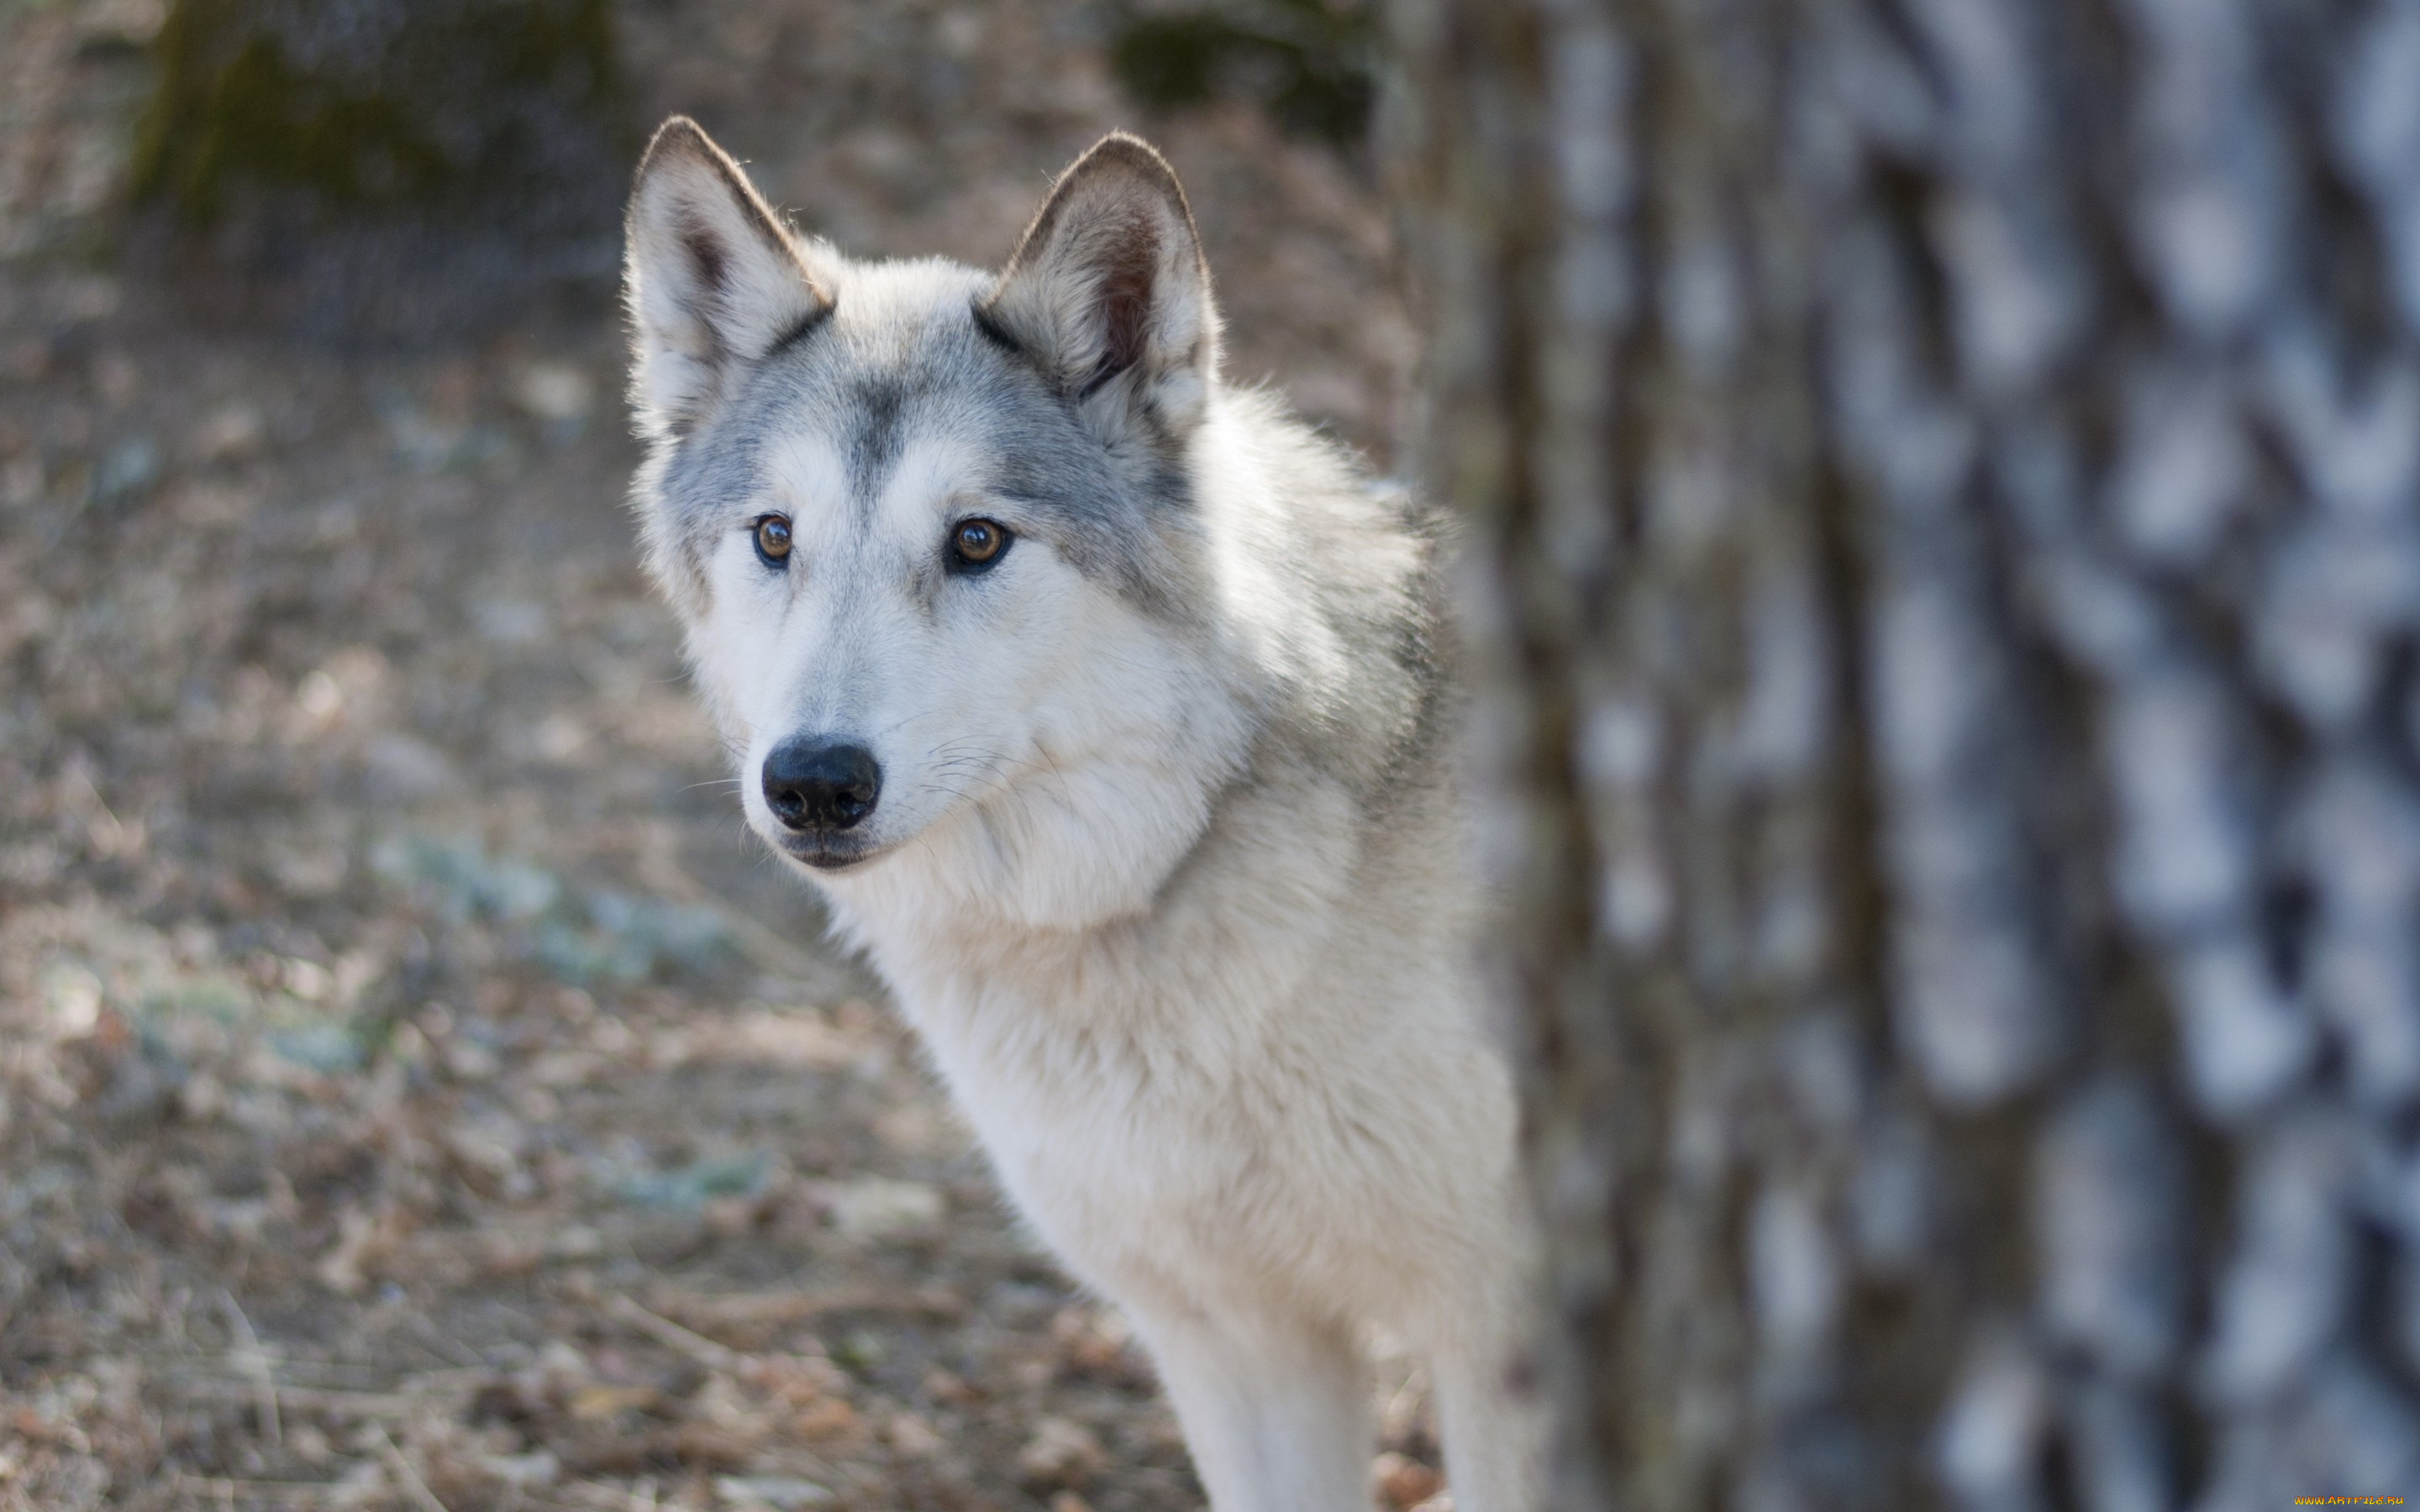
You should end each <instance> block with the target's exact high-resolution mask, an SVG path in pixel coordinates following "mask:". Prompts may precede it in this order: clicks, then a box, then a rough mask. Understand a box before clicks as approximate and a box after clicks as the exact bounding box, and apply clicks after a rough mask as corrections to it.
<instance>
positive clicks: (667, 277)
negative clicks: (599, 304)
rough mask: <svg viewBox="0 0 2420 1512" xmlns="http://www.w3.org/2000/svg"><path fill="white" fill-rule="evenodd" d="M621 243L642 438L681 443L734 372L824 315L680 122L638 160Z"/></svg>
mask: <svg viewBox="0 0 2420 1512" xmlns="http://www.w3.org/2000/svg"><path fill="white" fill-rule="evenodd" d="M626 239H627V241H628V254H627V260H626V264H625V268H624V279H623V287H624V292H625V296H626V297H627V299H628V301H629V308H630V346H631V352H630V361H631V365H632V372H631V384H630V388H631V393H632V397H633V398H634V400H635V401H636V403H637V405H638V409H639V418H640V424H641V425H642V426H643V427H644V429H645V430H646V431H647V432H648V434H650V435H652V436H679V435H682V434H684V433H686V432H687V431H688V430H689V429H690V427H691V426H693V425H694V424H697V422H698V421H699V420H700V419H702V418H703V417H704V416H705V414H706V411H707V410H708V409H712V408H713V406H714V405H715V404H716V403H717V402H718V401H719V400H720V399H721V397H722V396H723V393H724V391H725V390H726V389H727V388H728V387H729V384H730V380H731V378H733V376H734V375H735V374H736V373H737V371H738V370H739V369H740V368H742V367H744V366H745V365H746V364H748V363H753V362H755V361H756V360H757V359H758V358H761V357H763V356H764V355H765V354H766V353H767V352H768V351H770V350H771V349H772V348H773V347H774V346H775V345H776V344H778V343H780V342H782V341H783V340H784V339H785V338H787V337H789V336H791V335H793V334H794V333H796V332H799V331H800V330H802V329H804V328H805V327H807V326H809V325H811V324H813V323H814V321H815V320H817V319H820V318H821V317H822V316H824V315H826V314H827V313H829V312H830V309H831V307H832V295H831V290H830V286H829V285H828V284H826V283H824V282H822V281H819V280H818V279H817V278H816V277H815V276H814V273H813V272H812V271H811V270H809V268H808V266H807V264H806V262H805V261H804V260H803V259H802V258H801V256H800V252H799V246H798V244H797V243H796V242H794V241H793V240H792V239H791V238H790V234H789V233H788V232H787V231H785V230H784V229H783V226H782V223H781V222H780V220H778V219H777V218H776V217H775V216H774V214H773V211H772V210H771V208H768V206H767V205H766V203H765V201H764V200H763V199H762V198H760V197H759V196H758V195H757V193H756V191H755V188H754V187H753V186H752V185H751V184H750V183H749V182H748V176H747V175H746V174H745V173H743V172H742V171H740V168H739V165H738V164H737V163H736V162H732V161H731V159H730V157H729V156H728V155H727V154H726V153H724V152H723V150H722V149H721V147H717V146H715V145H714V140H713V139H712V138H711V137H709V136H707V135H706V131H705V130H704V129H703V128H701V127H700V126H699V125H698V124H697V123H696V122H695V121H692V120H690V119H689V118H688V117H687V116H674V117H673V118H672V119H671V120H668V121H666V122H664V124H663V126H662V128H661V129H660V130H659V131H657V132H656V139H655V141H653V142H652V143H650V144H648V147H647V153H646V156H645V157H644V158H642V159H641V160H640V161H639V175H638V182H637V184H636V185H635V186H634V187H633V188H632V189H631V191H630V210H629V220H628V227H627V237H626Z"/></svg>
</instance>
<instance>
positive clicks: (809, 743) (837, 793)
mask: <svg viewBox="0 0 2420 1512" xmlns="http://www.w3.org/2000/svg"><path fill="white" fill-rule="evenodd" d="M881 792H882V767H881V765H880V764H878V763H876V761H875V759H874V752H872V751H870V750H868V749H866V748H864V747H863V746H841V745H835V744H832V743H831V742H830V741H822V740H811V739H808V738H805V737H803V736H801V737H799V738H796V739H792V740H785V741H783V742H782V743H781V744H780V745H778V746H776V747H774V748H773V753H772V754H771V755H770V756H768V757H766V758H765V802H766V805H767V806H768V808H770V809H771V810H773V817H774V818H776V819H779V820H780V821H782V823H783V824H784V825H788V826H789V827H790V828H792V829H846V828H848V827H850V826H851V825H855V824H856V823H857V822H858V821H859V820H861V819H863V818H864V817H865V816H866V815H867V814H870V813H872V812H873V811H874V800H875V799H876V797H877V796H878V795H880V794H881Z"/></svg>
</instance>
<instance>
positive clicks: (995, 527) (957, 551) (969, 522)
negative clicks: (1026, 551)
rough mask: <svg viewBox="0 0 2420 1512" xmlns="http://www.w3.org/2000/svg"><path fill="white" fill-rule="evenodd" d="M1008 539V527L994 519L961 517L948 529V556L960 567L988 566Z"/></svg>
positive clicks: (1004, 546)
mask: <svg viewBox="0 0 2420 1512" xmlns="http://www.w3.org/2000/svg"><path fill="white" fill-rule="evenodd" d="M1008 540H1009V536H1008V527H1007V526H1005V525H1002V524H1001V522H1000V521H998V520H996V519H962V520H960V521H958V522H957V524H956V525H954V526H953V527H951V529H950V556H951V558H952V559H953V561H954V563H955V564H956V565H958V566H961V567H988V566H990V565H991V564H992V563H994V562H997V561H999V560H1000V554H1001V552H1002V551H1005V550H1007V549H1008Z"/></svg>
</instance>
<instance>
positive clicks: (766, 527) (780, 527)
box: [756, 515, 790, 562]
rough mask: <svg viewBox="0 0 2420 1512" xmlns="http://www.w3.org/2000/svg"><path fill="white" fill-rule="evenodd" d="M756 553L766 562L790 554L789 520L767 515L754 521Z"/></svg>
mask: <svg viewBox="0 0 2420 1512" xmlns="http://www.w3.org/2000/svg"><path fill="white" fill-rule="evenodd" d="M756 554H757V555H758V556H760V557H763V558H764V559H765V560H766V561H768V562H779V561H781V560H782V559H783V558H784V557H786V556H788V555H789V554H790V522H789V521H788V520H786V519H784V518H783V517H781V516H779V515H768V516H766V517H764V518H763V519H760V520H758V521H757V522H756Z"/></svg>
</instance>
